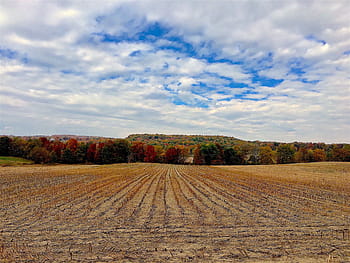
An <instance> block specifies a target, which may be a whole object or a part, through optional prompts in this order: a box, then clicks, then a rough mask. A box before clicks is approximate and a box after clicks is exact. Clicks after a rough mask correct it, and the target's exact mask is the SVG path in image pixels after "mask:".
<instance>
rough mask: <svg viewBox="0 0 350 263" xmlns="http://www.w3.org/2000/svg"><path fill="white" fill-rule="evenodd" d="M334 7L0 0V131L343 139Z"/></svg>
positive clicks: (343, 23)
mask: <svg viewBox="0 0 350 263" xmlns="http://www.w3.org/2000/svg"><path fill="white" fill-rule="evenodd" d="M348 14H350V4H349V1H348V0H345V1H341V0H340V1H339V0H338V1H333V0H329V1H324V0H320V1H312V0H308V1H304V0H303V1H288V0H285V1H276V0H273V1H270V0H264V1H261V0H256V1H250V0H246V1H243V0H219V1H218V0H205V1H204V0H196V1H192V0H186V1H182V0H178V1H161V0H157V1H153V0H150V1H148V0H141V1H122V0H118V1H97V0H96V1H95V0H85V1H54V0H50V1H35V0H33V1H15V0H0V36H1V37H0V115H1V118H0V134H6V135H38V134H40V135H41V134H42V135H51V134H76V135H94V136H106V137H119V138H121V137H126V136H127V135H129V134H132V133H165V134H196V135H226V136H234V137H237V138H240V139H245V140H261V141H281V142H292V141H303V142H309V141H312V142H326V143H337V142H344V143H350V132H349V131H350V118H349V116H350V16H349V15H348Z"/></svg>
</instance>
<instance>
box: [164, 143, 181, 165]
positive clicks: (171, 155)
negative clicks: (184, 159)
mask: <svg viewBox="0 0 350 263" xmlns="http://www.w3.org/2000/svg"><path fill="white" fill-rule="evenodd" d="M179 157H180V151H179V149H177V148H175V147H170V148H169V149H168V150H167V151H166V152H165V161H166V162H167V163H178V162H179Z"/></svg>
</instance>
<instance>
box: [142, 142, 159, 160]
mask: <svg viewBox="0 0 350 263" xmlns="http://www.w3.org/2000/svg"><path fill="white" fill-rule="evenodd" d="M156 158H157V153H156V151H155V149H154V146H153V145H147V146H146V151H145V158H144V161H145V162H147V163H154V162H155V161H156Z"/></svg>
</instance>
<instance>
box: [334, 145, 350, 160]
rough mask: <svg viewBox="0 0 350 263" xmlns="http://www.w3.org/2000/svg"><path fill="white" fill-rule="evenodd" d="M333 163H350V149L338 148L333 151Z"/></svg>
mask: <svg viewBox="0 0 350 263" xmlns="http://www.w3.org/2000/svg"><path fill="white" fill-rule="evenodd" d="M332 161H336V162H350V149H346V148H344V147H343V148H336V149H333V151H332Z"/></svg>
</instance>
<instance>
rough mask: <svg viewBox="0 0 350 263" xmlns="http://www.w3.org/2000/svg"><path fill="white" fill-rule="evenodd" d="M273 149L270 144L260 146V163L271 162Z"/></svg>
mask: <svg viewBox="0 0 350 263" xmlns="http://www.w3.org/2000/svg"><path fill="white" fill-rule="evenodd" d="M273 157H274V155H273V151H272V149H271V147H270V146H265V147H261V148H260V151H259V161H260V164H273V163H274V161H273Z"/></svg>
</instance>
